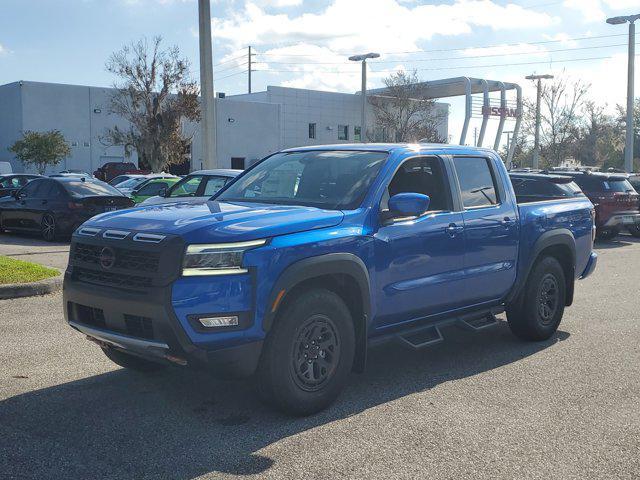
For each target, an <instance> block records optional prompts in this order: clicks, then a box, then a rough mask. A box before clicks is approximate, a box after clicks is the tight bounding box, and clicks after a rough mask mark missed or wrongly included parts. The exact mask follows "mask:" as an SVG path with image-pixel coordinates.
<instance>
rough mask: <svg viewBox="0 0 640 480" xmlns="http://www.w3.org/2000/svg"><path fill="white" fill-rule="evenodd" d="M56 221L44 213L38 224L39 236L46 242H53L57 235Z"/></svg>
mask: <svg viewBox="0 0 640 480" xmlns="http://www.w3.org/2000/svg"><path fill="white" fill-rule="evenodd" d="M56 229H57V225H56V219H55V217H54V216H53V215H51V214H50V213H45V214H44V215H43V216H42V221H41V222H40V234H41V235H42V238H44V239H45V240H46V241H47V242H53V241H54V240H55V239H56V235H57V231H56Z"/></svg>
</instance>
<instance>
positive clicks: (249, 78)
mask: <svg viewBox="0 0 640 480" xmlns="http://www.w3.org/2000/svg"><path fill="white" fill-rule="evenodd" d="M251 55H253V54H252V53H251V45H249V70H248V73H249V77H248V80H249V85H248V87H249V88H248V90H249V93H251Z"/></svg>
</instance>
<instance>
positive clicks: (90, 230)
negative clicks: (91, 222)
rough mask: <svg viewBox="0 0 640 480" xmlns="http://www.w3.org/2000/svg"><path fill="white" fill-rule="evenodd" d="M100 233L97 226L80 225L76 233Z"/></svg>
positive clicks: (92, 235) (86, 234) (87, 234)
mask: <svg viewBox="0 0 640 480" xmlns="http://www.w3.org/2000/svg"><path fill="white" fill-rule="evenodd" d="M98 233H100V229H99V228H91V227H82V228H79V229H78V235H85V236H87V237H95V236H96V235H97V234H98Z"/></svg>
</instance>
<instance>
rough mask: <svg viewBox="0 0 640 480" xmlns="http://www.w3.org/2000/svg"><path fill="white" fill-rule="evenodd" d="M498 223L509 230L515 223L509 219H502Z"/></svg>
mask: <svg viewBox="0 0 640 480" xmlns="http://www.w3.org/2000/svg"><path fill="white" fill-rule="evenodd" d="M500 223H502V225H503V226H504V227H506V228H509V227H510V226H511V225H513V224H514V223H516V221H515V220H513V219H511V218H509V217H504V218H503V219H502V222H500Z"/></svg>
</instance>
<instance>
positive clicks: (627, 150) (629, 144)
mask: <svg viewBox="0 0 640 480" xmlns="http://www.w3.org/2000/svg"><path fill="white" fill-rule="evenodd" d="M639 18H640V13H639V14H636V15H628V16H621V17H611V18H607V23H608V24H610V25H620V24H623V23H626V22H629V60H628V70H627V125H626V128H627V132H626V134H627V135H626V141H625V146H624V170H625V171H626V172H628V173H631V172H633V82H634V78H633V76H634V69H635V66H634V63H635V62H634V60H635V55H636V52H635V50H636V39H635V36H636V24H635V21H636V20H638V19H639Z"/></svg>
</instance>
